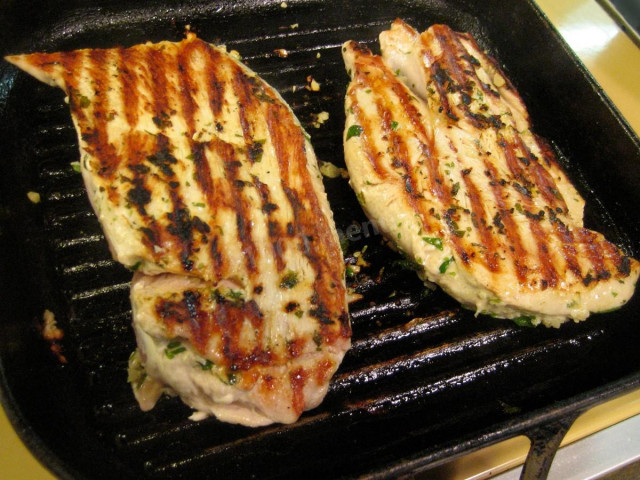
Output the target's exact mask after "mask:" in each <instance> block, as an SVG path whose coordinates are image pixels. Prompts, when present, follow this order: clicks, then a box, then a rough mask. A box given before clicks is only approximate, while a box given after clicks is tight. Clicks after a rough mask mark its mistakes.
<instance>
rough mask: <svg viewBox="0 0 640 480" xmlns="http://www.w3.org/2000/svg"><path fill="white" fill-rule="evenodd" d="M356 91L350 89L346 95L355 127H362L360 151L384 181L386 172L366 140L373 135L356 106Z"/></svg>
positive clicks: (371, 129)
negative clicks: (361, 150)
mask: <svg viewBox="0 0 640 480" xmlns="http://www.w3.org/2000/svg"><path fill="white" fill-rule="evenodd" d="M356 93H357V89H355V88H352V89H349V92H348V93H347V94H348V95H349V97H350V98H351V110H352V111H353V116H354V119H355V122H356V124H357V125H360V127H362V133H361V134H360V138H361V140H362V149H363V151H364V153H365V155H366V156H367V158H368V160H369V163H370V164H371V167H372V168H373V171H374V172H375V174H376V175H377V176H378V178H379V179H381V180H385V179H386V178H387V176H388V171H387V170H386V168H384V166H383V165H382V163H381V162H380V158H379V157H378V155H376V153H375V151H374V149H373V148H372V145H371V143H370V142H368V141H367V140H368V139H370V138H373V137H372V136H371V135H372V134H373V127H372V126H371V122H370V121H369V119H368V118H367V116H366V115H363V114H362V112H361V110H360V106H359V104H358V99H357V96H356Z"/></svg>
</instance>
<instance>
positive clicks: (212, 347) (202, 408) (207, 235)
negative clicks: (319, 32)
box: [7, 34, 351, 425]
mask: <svg viewBox="0 0 640 480" xmlns="http://www.w3.org/2000/svg"><path fill="white" fill-rule="evenodd" d="M7 60H9V61H10V62H12V63H14V64H16V65H17V66H19V67H20V68H22V69H23V70H25V71H27V72H28V73H30V74H32V75H33V76H35V77H36V78H38V79H40V80H42V81H44V82H46V83H48V84H51V85H57V86H59V87H61V88H62V89H63V90H64V91H65V92H66V93H67V95H68V100H69V104H70V107H71V112H72V118H73V121H74V123H75V126H76V129H77V132H78V138H79V143H80V155H81V162H80V164H81V171H82V175H83V178H84V181H85V184H86V187H87V191H88V194H89V198H90V200H91V203H92V205H93V207H94V209H95V211H96V214H97V216H98V219H99V220H100V223H101V225H102V227H103V229H104V233H105V236H106V238H107V240H108V242H109V245H110V248H111V251H112V253H113V256H114V258H115V259H116V260H118V261H119V262H121V263H123V264H124V265H125V266H127V267H129V268H130V269H132V270H136V271H137V274H136V277H135V279H134V281H133V285H132V292H131V296H132V304H133V312H134V318H133V323H134V330H135V332H136V337H137V340H138V342H139V348H140V352H139V353H138V354H136V355H134V357H132V362H131V366H132V379H131V381H132V384H133V385H134V389H135V390H136V395H137V397H138V399H139V400H140V403H141V406H142V407H143V408H145V409H148V408H151V407H152V406H153V405H154V404H155V400H157V397H158V396H159V394H160V392H161V391H163V390H167V391H172V392H174V393H177V394H178V395H180V396H181V397H182V399H183V400H184V401H185V402H186V403H188V404H189V405H191V406H192V407H194V408H195V409H197V410H198V411H199V412H200V414H198V415H197V416H198V417H202V416H203V415H208V414H215V415H217V416H219V418H221V419H223V420H228V421H233V422H239V423H244V424H247V425H264V424H267V423H270V422H274V421H275V422H284V423H289V422H293V421H295V420H296V419H297V418H298V417H299V415H300V414H301V413H302V411H303V410H306V409H308V408H312V407H314V406H316V405H318V403H319V402H320V400H321V399H322V397H323V396H324V394H325V392H326V390H327V387H328V383H329V379H330V378H331V376H332V374H333V373H334V372H335V370H336V369H337V367H338V365H339V364H340V361H341V360H342V357H343V355H344V353H345V351H346V350H347V349H348V348H349V345H350V340H349V339H350V333H351V331H350V325H349V318H348V311H347V302H346V287H345V283H344V264H343V262H342V254H341V250H340V245H339V239H338V236H337V232H336V229H335V226H334V223H333V216H332V212H331V210H330V207H329V204H328V201H327V198H326V194H325V192H324V187H323V185H322V178H321V174H320V172H319V169H318V165H317V161H316V158H315V155H314V152H313V149H312V147H311V144H310V143H309V140H308V138H307V136H306V134H305V132H304V130H303V129H302V127H301V126H300V124H299V122H298V120H297V119H296V118H295V116H294V115H293V113H292V111H291V110H290V109H289V107H288V106H287V105H286V104H285V102H284V100H283V99H282V98H281V97H280V96H279V95H278V94H277V93H276V92H275V91H274V90H273V89H272V88H271V87H270V86H269V85H267V84H266V83H265V82H264V81H263V80H262V79H260V78H259V77H258V76H257V75H256V74H255V73H254V72H252V71H250V70H249V69H248V68H247V67H245V66H244V65H242V64H240V63H239V62H237V61H236V60H234V59H233V58H232V57H231V56H230V55H229V54H227V53H226V51H225V50H224V49H223V48H218V47H215V46H212V45H210V44H208V43H205V42H203V41H201V40H199V39H198V38H196V37H195V36H194V35H192V34H189V35H188V36H187V38H186V39H185V40H183V41H182V42H179V43H171V42H161V43H157V44H144V45H137V46H133V47H131V48H112V49H105V50H99V49H87V50H76V51H71V52H65V53H50V54H46V53H45V54H31V55H20V56H12V57H8V58H7ZM145 366H146V367H147V371H146V373H145V372H144V371H143V369H144V367H145Z"/></svg>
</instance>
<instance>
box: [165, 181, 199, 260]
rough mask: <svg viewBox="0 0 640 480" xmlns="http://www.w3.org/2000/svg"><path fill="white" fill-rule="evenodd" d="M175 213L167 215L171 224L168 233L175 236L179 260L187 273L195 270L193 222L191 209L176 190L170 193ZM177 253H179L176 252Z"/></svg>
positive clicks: (168, 226)
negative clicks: (192, 257) (192, 256)
mask: <svg viewBox="0 0 640 480" xmlns="http://www.w3.org/2000/svg"><path fill="white" fill-rule="evenodd" d="M169 195H170V197H171V203H172V204H173V211H172V212H170V213H167V219H168V221H169V224H168V225H167V232H168V233H169V234H171V235H173V236H174V237H175V238H176V239H177V240H178V244H179V259H180V263H181V264H182V268H183V269H184V271H185V272H191V271H192V270H193V266H194V265H193V260H191V258H190V257H191V255H192V254H193V220H192V218H191V214H190V212H189V208H188V207H187V206H186V205H185V204H184V201H183V200H182V198H180V196H179V194H178V193H177V192H176V191H175V190H171V191H170V192H169ZM176 253H177V252H176Z"/></svg>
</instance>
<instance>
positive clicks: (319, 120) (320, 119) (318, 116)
mask: <svg viewBox="0 0 640 480" xmlns="http://www.w3.org/2000/svg"><path fill="white" fill-rule="evenodd" d="M311 116H312V117H313V121H312V122H311V126H312V127H314V128H320V127H321V126H322V124H323V123H324V122H326V121H327V120H329V112H320V113H312V114H311Z"/></svg>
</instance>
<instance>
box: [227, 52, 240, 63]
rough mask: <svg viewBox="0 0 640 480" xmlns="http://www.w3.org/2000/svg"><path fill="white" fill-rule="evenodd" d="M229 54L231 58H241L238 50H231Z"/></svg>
mask: <svg viewBox="0 0 640 480" xmlns="http://www.w3.org/2000/svg"><path fill="white" fill-rule="evenodd" d="M229 55H231V58H233V59H234V60H238V61H240V60H242V55H240V52H238V51H237V50H231V51H230V52H229Z"/></svg>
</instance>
